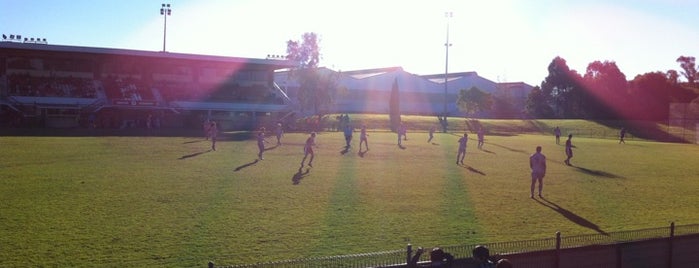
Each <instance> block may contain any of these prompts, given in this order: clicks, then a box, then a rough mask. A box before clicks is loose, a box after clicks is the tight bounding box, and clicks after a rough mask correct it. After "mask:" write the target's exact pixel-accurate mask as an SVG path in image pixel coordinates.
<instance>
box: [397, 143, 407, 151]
mask: <svg viewBox="0 0 699 268" xmlns="http://www.w3.org/2000/svg"><path fill="white" fill-rule="evenodd" d="M398 148H400V149H401V150H405V149H408V147H405V146H403V145H402V144H398Z"/></svg>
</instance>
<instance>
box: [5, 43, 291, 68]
mask: <svg viewBox="0 0 699 268" xmlns="http://www.w3.org/2000/svg"><path fill="white" fill-rule="evenodd" d="M0 49H16V50H33V51H47V52H63V53H85V54H100V55H123V56H137V57H153V58H161V59H162V58H166V59H177V60H195V61H219V62H245V63H252V64H260V65H272V66H274V67H277V68H290V67H294V66H296V64H295V63H294V62H293V61H290V60H285V59H256V58H240V57H228V56H213V55H197V54H186V53H173V52H162V51H145V50H130V49H118V48H99V47H81V46H63V45H49V44H35V43H21V42H7V41H6V42H0Z"/></svg>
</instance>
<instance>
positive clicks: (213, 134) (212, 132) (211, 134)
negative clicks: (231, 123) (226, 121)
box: [207, 121, 218, 151]
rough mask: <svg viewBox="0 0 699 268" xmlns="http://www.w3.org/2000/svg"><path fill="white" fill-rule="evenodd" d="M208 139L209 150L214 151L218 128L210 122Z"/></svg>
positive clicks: (214, 122) (214, 123)
mask: <svg viewBox="0 0 699 268" xmlns="http://www.w3.org/2000/svg"><path fill="white" fill-rule="evenodd" d="M208 137H211V150H214V151H216V138H217V137H218V126H217V125H216V121H211V123H209V128H208V133H207V139H208Z"/></svg>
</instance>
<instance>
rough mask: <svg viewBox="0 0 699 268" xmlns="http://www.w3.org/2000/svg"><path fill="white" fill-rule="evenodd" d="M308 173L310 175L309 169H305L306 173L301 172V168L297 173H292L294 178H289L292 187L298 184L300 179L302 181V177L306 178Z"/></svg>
mask: <svg viewBox="0 0 699 268" xmlns="http://www.w3.org/2000/svg"><path fill="white" fill-rule="evenodd" d="M308 173H311V169H310V168H306V172H303V166H301V167H299V171H297V172H296V173H294V176H293V177H291V183H293V184H294V185H298V184H300V183H301V179H303V177H306V176H307V175H308Z"/></svg>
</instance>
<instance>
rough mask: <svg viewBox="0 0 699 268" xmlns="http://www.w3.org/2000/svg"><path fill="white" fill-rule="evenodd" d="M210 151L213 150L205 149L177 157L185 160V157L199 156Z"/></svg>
mask: <svg viewBox="0 0 699 268" xmlns="http://www.w3.org/2000/svg"><path fill="white" fill-rule="evenodd" d="M208 152H211V150H208V151H203V152H198V153H193V154H188V155H183V156H180V158H177V159H179V160H183V159H187V158H191V157H195V156H198V155H201V154H205V153H208Z"/></svg>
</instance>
